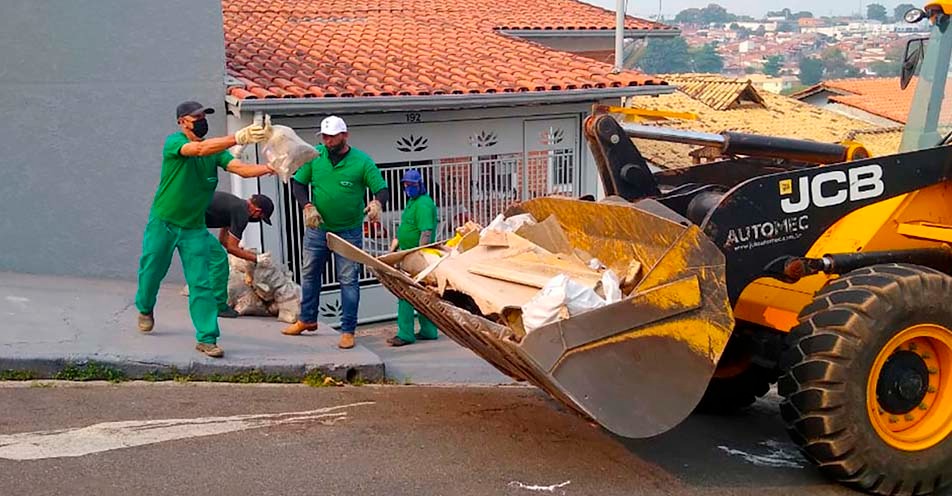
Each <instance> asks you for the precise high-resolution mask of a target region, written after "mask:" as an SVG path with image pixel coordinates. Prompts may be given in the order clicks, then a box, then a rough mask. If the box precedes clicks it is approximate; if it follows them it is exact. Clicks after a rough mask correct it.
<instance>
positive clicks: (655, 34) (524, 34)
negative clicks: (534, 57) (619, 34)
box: [496, 28, 681, 38]
mask: <svg viewBox="0 0 952 496" xmlns="http://www.w3.org/2000/svg"><path fill="white" fill-rule="evenodd" d="M496 32H498V33H503V34H508V35H512V36H518V37H520V38H612V37H614V36H615V30H614V29H497V30H496ZM680 34H681V30H680V29H678V28H671V29H626V30H625V31H624V36H625V38H671V37H674V36H679V35H680Z"/></svg>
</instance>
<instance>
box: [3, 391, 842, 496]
mask: <svg viewBox="0 0 952 496" xmlns="http://www.w3.org/2000/svg"><path fill="white" fill-rule="evenodd" d="M775 400H776V398H775V397H774V398H773V399H770V400H767V401H762V402H760V403H758V404H757V405H756V406H755V408H753V409H752V410H750V411H748V412H745V413H743V414H741V415H737V416H733V417H707V416H693V417H691V418H690V419H688V420H687V421H686V422H685V423H683V424H682V425H680V426H679V427H677V428H676V429H674V430H673V431H671V432H668V433H666V434H664V435H662V436H659V437H657V438H654V439H647V440H638V441H632V440H624V439H620V438H617V437H615V436H612V435H610V434H608V433H606V432H605V431H603V430H602V429H600V428H598V427H596V426H593V425H591V424H589V423H588V422H586V421H584V420H583V419H581V418H579V417H578V416H576V415H575V414H573V413H570V412H567V411H565V410H564V409H562V408H560V407H559V406H558V405H556V404H555V403H554V402H552V401H551V400H549V399H548V398H547V397H546V396H544V395H543V394H542V393H540V392H539V391H537V390H535V389H533V388H527V387H522V386H506V387H493V388H490V387H454V388H438V387H416V386H362V387H353V386H348V387H337V388H311V387H307V386H303V385H292V386H288V385H227V384H225V385H211V384H200V383H186V384H179V383H158V384H149V383H123V384H82V385H75V384H64V383H0V494H2V495H3V496H13V495H17V496H18V495H62V494H97V495H111V494H115V495H128V494H136V495H149V494H176V495H177V494H189V495H217V494H228V495H241V494H253V495H271V494H274V495H368V494H370V495H376V494H380V495H525V496H532V495H544V494H558V495H697V494H700V495H759V496H764V495H778V496H779V495H790V494H810V495H849V494H856V493H853V492H851V491H849V490H847V489H844V488H841V487H839V486H837V485H835V484H832V483H830V482H829V481H827V480H825V479H824V478H823V477H822V476H821V475H820V474H819V473H818V472H817V471H816V470H815V469H814V468H813V467H812V466H810V465H809V464H808V463H807V462H805V461H804V460H803V459H802V458H800V457H799V455H798V454H797V453H796V450H795V448H794V447H793V445H791V444H790V443H789V441H788V440H787V438H786V435H785V434H784V432H783V429H782V427H781V423H780V418H779V413H778V411H777V405H776V402H775Z"/></svg>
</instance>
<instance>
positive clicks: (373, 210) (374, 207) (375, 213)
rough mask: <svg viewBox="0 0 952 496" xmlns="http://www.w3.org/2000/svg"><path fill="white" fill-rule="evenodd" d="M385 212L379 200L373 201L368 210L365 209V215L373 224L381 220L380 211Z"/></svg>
mask: <svg viewBox="0 0 952 496" xmlns="http://www.w3.org/2000/svg"><path fill="white" fill-rule="evenodd" d="M381 210H383V205H381V204H380V202H379V201H378V200H372V201H371V202H370V204H369V205H367V208H365V209H364V213H365V214H367V220H369V221H371V222H377V221H379V220H380V211H381Z"/></svg>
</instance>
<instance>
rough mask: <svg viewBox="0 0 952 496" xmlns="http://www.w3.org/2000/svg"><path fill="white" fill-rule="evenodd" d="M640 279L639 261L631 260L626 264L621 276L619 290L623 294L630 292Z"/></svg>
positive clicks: (626, 294)
mask: <svg viewBox="0 0 952 496" xmlns="http://www.w3.org/2000/svg"><path fill="white" fill-rule="evenodd" d="M640 281H641V262H639V261H637V260H632V261H631V262H629V264H628V270H627V271H626V272H625V275H624V276H622V279H621V282H620V286H621V292H622V294H624V295H625V296H628V295H629V294H631V292H632V291H634V290H635V286H637V285H638V282H640Z"/></svg>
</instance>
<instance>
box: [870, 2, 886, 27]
mask: <svg viewBox="0 0 952 496" xmlns="http://www.w3.org/2000/svg"><path fill="white" fill-rule="evenodd" d="M866 18H867V19H869V20H872V21H883V22H886V20H887V18H888V13H887V12H886V7H883V6H882V5H881V4H878V3H871V4H869V5H867V6H866Z"/></svg>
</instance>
